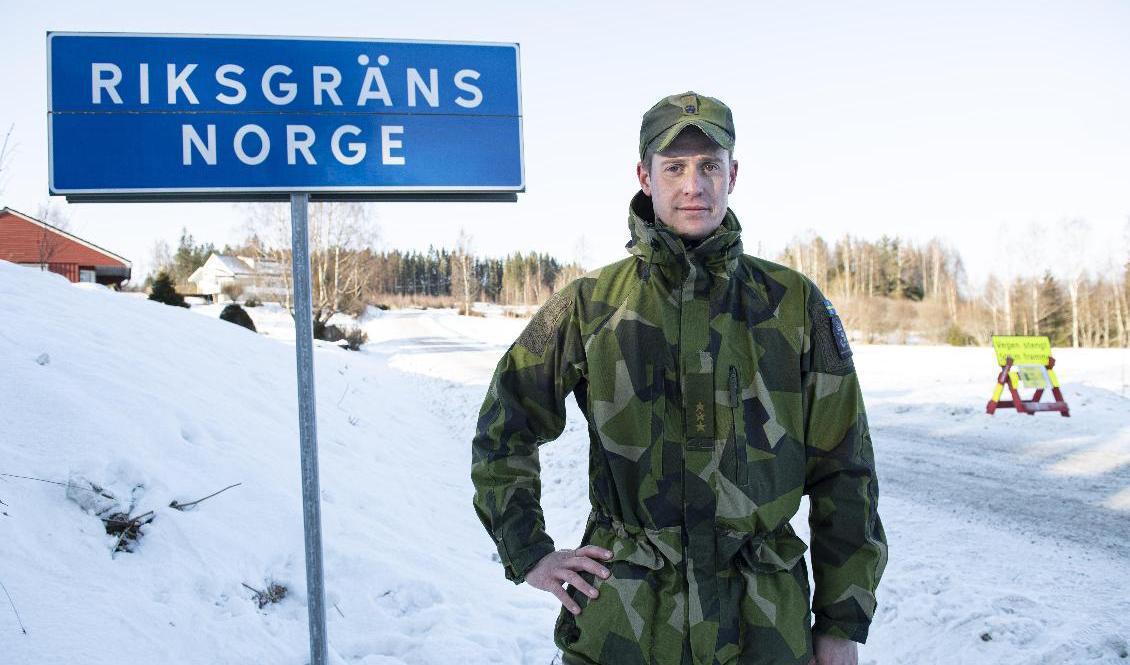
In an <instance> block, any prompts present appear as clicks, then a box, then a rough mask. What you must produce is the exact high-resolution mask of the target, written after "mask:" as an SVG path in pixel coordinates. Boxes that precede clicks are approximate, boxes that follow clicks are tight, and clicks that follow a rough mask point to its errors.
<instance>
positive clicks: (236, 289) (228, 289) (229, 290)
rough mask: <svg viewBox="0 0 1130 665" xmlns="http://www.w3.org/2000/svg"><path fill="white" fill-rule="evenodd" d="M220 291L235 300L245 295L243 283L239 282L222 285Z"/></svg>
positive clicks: (229, 298)
mask: <svg viewBox="0 0 1130 665" xmlns="http://www.w3.org/2000/svg"><path fill="white" fill-rule="evenodd" d="M220 293H222V294H224V295H225V296H227V298H228V300H230V301H232V302H235V301H236V300H239V297H240V296H242V295H243V285H242V284H240V283H239V282H228V283H227V284H224V285H223V286H221V287H220Z"/></svg>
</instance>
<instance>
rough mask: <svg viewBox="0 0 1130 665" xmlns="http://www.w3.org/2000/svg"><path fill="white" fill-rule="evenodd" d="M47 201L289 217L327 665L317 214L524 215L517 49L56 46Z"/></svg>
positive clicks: (50, 66)
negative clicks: (324, 204)
mask: <svg viewBox="0 0 1130 665" xmlns="http://www.w3.org/2000/svg"><path fill="white" fill-rule="evenodd" d="M47 73H48V83H47V94H48V98H47V109H48V114H47V123H48V124H47V128H48V152H49V155H48V164H49V167H48V191H49V192H50V193H51V194H52V195H65V196H66V197H67V200H68V201H70V202H119V203H130V202H172V201H277V202H284V201H288V200H289V202H290V214H291V223H292V228H291V273H292V279H293V284H294V333H295V335H294V337H295V357H296V362H297V375H298V427H299V443H300V455H301V466H302V517H303V525H304V528H305V550H306V588H307V596H308V598H307V606H308V611H309V625H310V665H325V664H326V659H327V654H328V645H327V635H326V611H325V588H324V582H323V570H322V528H321V525H322V518H321V508H320V505H321V502H320V493H319V488H318V484H319V483H318V436H317V413H316V410H315V401H314V399H315V395H314V340H313V332H314V331H313V316H312V311H311V310H312V304H313V303H312V298H311V295H312V294H311V284H310V234H309V225H308V224H307V221H308V215H307V213H308V206H309V204H310V202H311V201H516V200H517V198H518V197H517V194H518V193H519V192H524V191H525V172H524V164H523V156H522V112H521V88H520V79H521V77H520V74H519V66H518V45H517V44H487V43H475V42H421V41H392V40H380V39H335V38H300V37H265V36H250V35H168V34H133V33H61V32H49V33H47Z"/></svg>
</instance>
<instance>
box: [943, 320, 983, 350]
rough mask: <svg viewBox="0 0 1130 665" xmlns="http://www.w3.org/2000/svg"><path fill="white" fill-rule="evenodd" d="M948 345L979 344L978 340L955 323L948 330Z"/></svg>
mask: <svg viewBox="0 0 1130 665" xmlns="http://www.w3.org/2000/svg"><path fill="white" fill-rule="evenodd" d="M946 344H949V345H950V346H974V345H976V344H977V339H976V338H975V337H973V335H970V334H969V333H967V332H965V331H964V330H962V329H961V328H960V327H959V326H958V325H957V324H956V323H954V324H951V325H950V327H949V328H947V329H946Z"/></svg>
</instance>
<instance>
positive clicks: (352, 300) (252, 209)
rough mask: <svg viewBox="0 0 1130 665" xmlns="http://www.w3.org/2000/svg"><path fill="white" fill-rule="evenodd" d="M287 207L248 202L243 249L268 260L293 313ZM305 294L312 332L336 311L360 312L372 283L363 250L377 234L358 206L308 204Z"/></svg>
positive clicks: (370, 245) (371, 222)
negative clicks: (307, 283) (307, 293)
mask: <svg viewBox="0 0 1130 665" xmlns="http://www.w3.org/2000/svg"><path fill="white" fill-rule="evenodd" d="M288 212H289V207H288V206H286V205H280V204H272V203H253V204H248V205H246V206H245V207H244V229H245V231H246V232H247V235H248V242H247V244H248V245H249V246H250V247H252V248H253V249H254V251H255V252H256V255H257V256H256V258H258V259H262V260H268V261H271V262H273V263H275V264H276V265H278V266H279V267H280V269H281V272H282V273H283V274H282V278H283V281H284V283H285V285H286V292H287V295H286V296H285V299H286V301H285V302H284V303H283V304H284V305H285V306H286V307H287V308H292V302H291V296H290V294H291V293H292V292H293V289H292V288H291V284H290V275H291V250H290V243H291V226H290V215H289V214H288ZM308 219H309V233H310V244H309V247H310V278H311V284H310V292H311V293H310V295H311V301H312V305H313V314H314V327H315V330H318V329H320V327H322V326H324V325H325V324H326V322H327V321H329V319H330V317H331V316H333V315H334V314H335V313H336V312H344V311H353V312H360V310H361V309H362V308H363V307H364V304H365V302H364V289H365V286H366V285H367V284H368V283H369V282H370V281H371V278H372V270H373V267H372V262H371V261H368V260H367V258H368V256H369V254H368V250H370V249H372V248H373V247H374V246H375V245H376V242H377V237H378V235H377V229H376V226H375V224H374V223H373V220H372V218H371V216H370V214H369V209H368V208H367V207H366V206H365V205H364V204H362V203H345V202H325V203H313V204H311V205H310V209H309V218H308Z"/></svg>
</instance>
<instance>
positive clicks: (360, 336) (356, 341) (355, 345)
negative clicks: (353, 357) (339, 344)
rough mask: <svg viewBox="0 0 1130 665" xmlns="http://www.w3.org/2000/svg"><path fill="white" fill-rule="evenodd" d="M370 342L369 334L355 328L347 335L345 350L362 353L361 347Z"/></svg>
mask: <svg viewBox="0 0 1130 665" xmlns="http://www.w3.org/2000/svg"><path fill="white" fill-rule="evenodd" d="M368 341H369V333H367V332H365V331H364V330H362V329H361V328H358V327H353V328H350V329H349V330H348V331H347V332H346V333H345V344H344V346H345V348H347V349H349V350H350V351H360V350H361V345H362V344H364V343H365V342H368Z"/></svg>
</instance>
